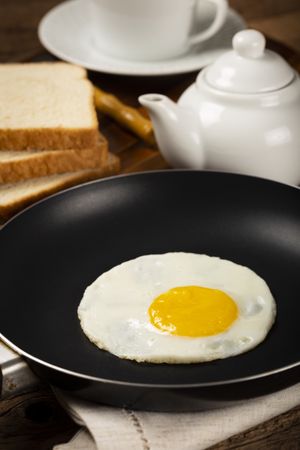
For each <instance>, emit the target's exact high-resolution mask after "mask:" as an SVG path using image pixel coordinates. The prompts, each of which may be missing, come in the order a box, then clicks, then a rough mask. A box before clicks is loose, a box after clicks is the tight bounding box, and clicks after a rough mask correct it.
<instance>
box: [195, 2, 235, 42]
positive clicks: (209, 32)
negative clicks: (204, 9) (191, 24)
mask: <svg viewBox="0 0 300 450" xmlns="http://www.w3.org/2000/svg"><path fill="white" fill-rule="evenodd" d="M199 1H200V0H198V1H197V2H196V6H197V3H198V2H199ZM208 1H209V2H210V3H214V5H215V7H216V12H215V17H214V20H213V22H212V24H211V25H210V26H209V27H208V28H206V29H205V30H204V31H200V32H199V33H196V34H193V35H191V36H190V37H189V41H188V44H189V45H190V46H191V45H194V44H198V43H199V42H203V41H206V40H207V39H209V38H210V37H212V36H213V35H214V34H216V33H217V31H219V29H220V28H221V27H222V25H223V24H224V22H225V20H226V17H227V12H228V3H227V0H208Z"/></svg>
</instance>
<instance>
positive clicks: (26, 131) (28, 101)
mask: <svg viewBox="0 0 300 450" xmlns="http://www.w3.org/2000/svg"><path fill="white" fill-rule="evenodd" d="M0 99H1V102H0V149H1V150H15V151H17V150H32V149H39V150H52V149H72V150H74V149H86V148H93V147H96V146H97V142H98V121H97V115H96V111H95V106H94V89H93V85H92V84H91V83H90V81H89V80H88V79H87V72H86V70H85V69H82V68H81V67H77V66H73V65H71V64H67V63H61V62H58V63H23V64H0Z"/></svg>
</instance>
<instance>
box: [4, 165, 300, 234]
mask: <svg viewBox="0 0 300 450" xmlns="http://www.w3.org/2000/svg"><path fill="white" fill-rule="evenodd" d="M188 172H190V173H211V174H214V175H225V176H234V177H238V178H239V177H240V178H250V179H253V180H261V181H266V182H267V183H268V182H269V183H275V184H279V185H283V186H286V187H289V188H292V189H296V190H297V191H299V190H300V185H299V186H297V185H295V184H289V183H285V182H283V181H276V180H272V179H270V178H265V177H258V176H256V175H248V174H243V173H239V172H228V171H225V170H224V171H222V170H211V169H173V168H171V169H158V170H144V171H141V172H132V173H121V174H120V173H119V174H116V175H111V176H109V177H104V178H97V179H95V180H91V181H86V182H84V183H81V184H77V185H75V186H71V187H68V188H66V189H62V190H61V191H59V192H55V193H54V194H51V195H48V196H47V197H45V198H42V199H40V200H38V201H37V202H34V203H33V204H32V205H29V206H27V207H26V208H24V209H22V211H19V212H18V213H16V214H14V215H13V216H12V217H11V218H10V219H8V220H7V221H6V222H5V223H4V224H1V223H0V231H1V230H3V229H4V228H6V227H7V226H8V225H9V224H10V223H11V222H12V221H14V220H15V219H16V218H17V217H19V216H21V215H22V214H24V213H26V212H27V211H29V210H30V209H32V208H35V207H36V206H38V205H40V204H43V203H44V202H47V201H48V200H50V199H52V198H55V197H59V196H61V195H64V194H65V193H66V192H71V191H73V190H77V189H81V188H82V187H83V186H90V185H93V184H101V183H105V182H108V181H111V180H115V179H117V180H118V179H122V178H132V177H136V176H143V175H151V174H160V173H168V174H170V173H188Z"/></svg>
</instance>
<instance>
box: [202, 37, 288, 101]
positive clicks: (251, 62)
mask: <svg viewBox="0 0 300 450" xmlns="http://www.w3.org/2000/svg"><path fill="white" fill-rule="evenodd" d="M232 45H233V50H231V51H229V52H226V53H224V54H223V55H222V56H221V57H220V58H218V59H217V60H216V61H215V62H214V63H213V64H211V65H210V66H208V67H207V69H206V70H205V79H206V81H207V83H208V84H209V85H211V86H212V87H214V88H216V89H218V90H221V91H225V92H232V93H240V94H255V93H262V92H270V91H274V90H277V89H280V88H282V87H284V86H286V85H287V84H288V83H290V82H291V81H292V79H293V78H294V71H293V69H292V68H291V67H290V66H289V65H288V63H287V62H286V61H285V60H284V59H283V58H282V57H281V56H279V55H278V54H277V53H274V52H272V51H270V50H266V49H265V45H266V40H265V37H264V35H263V34H262V33H260V32H259V31H256V30H249V29H248V30H243V31H239V32H238V33H236V34H235V36H234V37H233V40H232ZM199 82H200V80H199Z"/></svg>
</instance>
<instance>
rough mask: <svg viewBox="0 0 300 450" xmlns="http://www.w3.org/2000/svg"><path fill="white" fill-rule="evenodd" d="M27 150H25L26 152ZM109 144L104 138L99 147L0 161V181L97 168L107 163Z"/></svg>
mask: <svg viewBox="0 0 300 450" xmlns="http://www.w3.org/2000/svg"><path fill="white" fill-rule="evenodd" d="M25 153H26V152H24V154H25ZM107 154H108V144H107V141H106V140H105V139H104V138H101V139H100V141H99V140H98V145H97V147H94V148H87V149H77V150H74V149H72V150H53V151H47V150H45V151H42V152H40V151H38V152H36V153H32V154H30V155H28V157H26V159H25V160H24V159H19V160H18V159H12V160H7V161H3V162H1V161H0V183H15V182H18V181H21V180H28V179H30V178H36V177H43V176H47V175H53V174H56V173H64V172H74V171H76V170H81V169H96V168H97V167H101V166H102V165H105V163H106V160H107Z"/></svg>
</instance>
